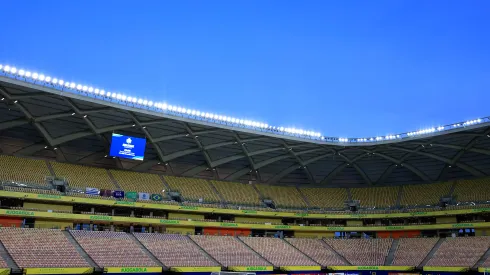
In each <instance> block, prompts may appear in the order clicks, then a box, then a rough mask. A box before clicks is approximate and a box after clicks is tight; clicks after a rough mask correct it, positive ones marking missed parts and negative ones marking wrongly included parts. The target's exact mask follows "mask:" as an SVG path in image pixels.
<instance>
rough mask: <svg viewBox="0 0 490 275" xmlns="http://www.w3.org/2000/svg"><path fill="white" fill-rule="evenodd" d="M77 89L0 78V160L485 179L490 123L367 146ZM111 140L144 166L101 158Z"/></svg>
mask: <svg viewBox="0 0 490 275" xmlns="http://www.w3.org/2000/svg"><path fill="white" fill-rule="evenodd" d="M79 90H80V91H79V92H73V91H69V90H63V89H60V88H59V87H55V86H53V85H45V83H44V84H40V83H36V82H35V81H34V82H33V81H25V79H21V78H18V77H12V76H9V75H7V74H0V99H1V101H0V153H3V154H14V155H19V156H30V157H40V158H48V159H56V160H58V161H63V162H70V163H76V164H85V165H94V166H101V167H106V168H120V169H128V170H133V171H142V172H164V173H167V174H169V175H178V176H188V177H193V176H197V177H206V178H215V179H222V180H232V181H248V180H254V181H258V182H267V183H281V184H305V185H306V184H309V185H312V186H313V185H315V186H316V185H318V186H332V187H333V186H342V187H349V186H371V185H396V184H405V183H429V182H436V181H444V180H451V179H457V178H468V177H482V176H486V175H488V174H489V171H490V138H489V137H490V122H489V119H488V118H482V119H478V120H474V121H470V122H464V123H456V124H452V125H448V126H444V127H440V126H439V127H437V128H435V129H428V130H427V131H423V132H411V133H405V134H401V135H393V136H391V137H383V138H379V139H377V140H376V139H375V140H374V141H372V142H370V141H369V139H358V138H356V139H345V140H343V139H341V140H339V139H335V138H322V139H317V138H312V136H311V135H310V136H305V135H298V134H295V135H292V134H291V135H288V134H284V133H283V132H279V131H274V129H271V128H270V127H268V126H267V125H266V124H262V125H257V126H258V127H247V126H250V125H238V126H237V125H234V124H230V123H226V122H227V121H226V120H225V121H222V120H212V119H211V120H210V119H194V118H192V117H191V116H187V115H185V114H183V115H179V114H175V113H171V112H158V111H155V110H154V109H152V108H142V107H141V106H137V105H136V104H120V102H119V101H118V100H111V98H109V99H110V100H107V98H103V97H97V96H87V93H84V91H82V88H80V89H79ZM147 107H148V106H147ZM184 113H185V112H184ZM252 126H253V125H252ZM113 132H117V133H120V134H126V135H131V136H136V137H146V138H147V141H148V144H147V149H146V153H145V160H144V161H142V162H141V161H133V160H123V159H117V158H116V159H113V158H112V157H108V156H107V154H108V152H109V147H110V135H111V133H113ZM359 141H360V142H359Z"/></svg>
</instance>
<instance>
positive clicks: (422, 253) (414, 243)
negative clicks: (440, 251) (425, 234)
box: [392, 238, 439, 266]
mask: <svg viewBox="0 0 490 275" xmlns="http://www.w3.org/2000/svg"><path fill="white" fill-rule="evenodd" d="M438 240H439V238H406V239H405V238H403V239H400V241H399V243H398V247H397V249H396V251H395V258H394V259H393V263H392V265H395V266H418V265H420V264H421V263H422V261H423V260H424V259H425V257H426V256H427V254H429V252H430V251H431V249H432V248H433V247H434V245H435V244H436V243H437V241H438Z"/></svg>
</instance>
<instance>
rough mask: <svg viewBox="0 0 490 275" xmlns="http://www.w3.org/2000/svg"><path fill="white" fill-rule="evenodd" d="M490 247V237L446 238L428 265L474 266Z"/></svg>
mask: <svg viewBox="0 0 490 275" xmlns="http://www.w3.org/2000/svg"><path fill="white" fill-rule="evenodd" d="M489 247H490V237H459V238H446V239H445V240H444V242H443V243H442V244H441V246H440V247H439V249H437V251H436V253H435V254H434V256H432V258H431V259H430V260H429V262H427V264H426V266H458V267H473V266H474V265H475V264H476V262H477V261H478V260H479V259H480V258H481V256H483V254H484V253H485V252H486V251H487V249H488V248H489Z"/></svg>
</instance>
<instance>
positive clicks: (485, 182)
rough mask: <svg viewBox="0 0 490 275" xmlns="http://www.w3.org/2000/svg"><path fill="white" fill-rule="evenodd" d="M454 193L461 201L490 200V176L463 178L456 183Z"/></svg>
mask: <svg viewBox="0 0 490 275" xmlns="http://www.w3.org/2000/svg"><path fill="white" fill-rule="evenodd" d="M453 195H456V200H457V201H459V202H470V201H471V202H483V201H488V200H490V177H488V178H481V179H473V180H461V181H458V182H457V183H456V187H455V188H454V193H453Z"/></svg>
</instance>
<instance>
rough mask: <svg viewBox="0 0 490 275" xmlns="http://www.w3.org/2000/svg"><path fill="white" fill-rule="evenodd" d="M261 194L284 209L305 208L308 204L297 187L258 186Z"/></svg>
mask: <svg viewBox="0 0 490 275" xmlns="http://www.w3.org/2000/svg"><path fill="white" fill-rule="evenodd" d="M256 187H257V189H258V190H259V192H260V193H261V194H262V195H263V196H264V197H265V198H269V199H272V200H273V201H274V203H275V205H276V207H283V208H291V207H293V208H305V207H307V205H306V202H305V201H304V200H303V198H302V197H301V194H300V193H299V192H298V190H297V189H296V188H295V187H286V186H274V185H265V184H257V185H256Z"/></svg>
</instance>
